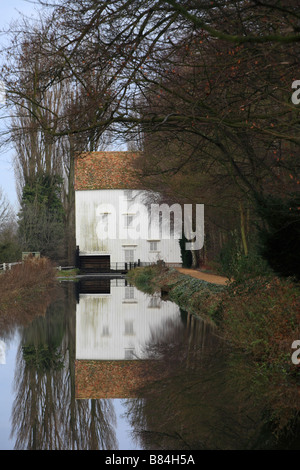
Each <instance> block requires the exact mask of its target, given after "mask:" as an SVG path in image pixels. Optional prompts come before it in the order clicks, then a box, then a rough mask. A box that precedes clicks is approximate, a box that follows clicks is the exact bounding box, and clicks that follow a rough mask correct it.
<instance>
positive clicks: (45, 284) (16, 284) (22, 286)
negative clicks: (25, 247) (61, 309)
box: [0, 258, 57, 332]
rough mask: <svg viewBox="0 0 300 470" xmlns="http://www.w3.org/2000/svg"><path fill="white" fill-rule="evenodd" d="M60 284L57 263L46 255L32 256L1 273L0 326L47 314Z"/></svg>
mask: <svg viewBox="0 0 300 470" xmlns="http://www.w3.org/2000/svg"><path fill="white" fill-rule="evenodd" d="M56 284H57V279H56V272H55V269H54V266H53V264H52V263H51V262H50V261H49V260H48V259H46V258H41V259H34V258H32V259H28V260H26V261H25V262H24V263H22V264H19V265H16V266H14V267H13V268H12V269H11V270H10V271H7V272H5V273H3V274H1V276H0V292H1V296H0V329H1V331H2V332H4V331H6V330H7V329H9V328H10V326H11V325H14V326H15V325H25V324H27V323H29V322H31V321H32V319H33V318H34V317H35V316H37V315H44V314H45V312H46V309H47V306H48V304H49V302H50V299H51V289H52V288H54V287H55V286H56Z"/></svg>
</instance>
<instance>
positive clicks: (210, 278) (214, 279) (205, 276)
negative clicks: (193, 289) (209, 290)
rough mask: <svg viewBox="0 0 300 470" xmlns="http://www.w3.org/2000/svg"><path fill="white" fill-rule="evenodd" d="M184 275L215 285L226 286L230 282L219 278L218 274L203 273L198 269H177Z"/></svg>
mask: <svg viewBox="0 0 300 470" xmlns="http://www.w3.org/2000/svg"><path fill="white" fill-rule="evenodd" d="M176 269H177V271H179V272H180V273H182V274H187V275H188V276H192V277H196V278H197V279H202V280H203V281H207V282H211V283H213V284H220V285H222V286H225V285H226V283H227V282H228V281H229V280H228V278H227V277H223V276H218V275H216V274H209V273H203V272H201V271H198V270H196V269H187V268H176Z"/></svg>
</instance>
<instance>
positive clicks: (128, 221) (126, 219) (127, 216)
mask: <svg viewBox="0 0 300 470" xmlns="http://www.w3.org/2000/svg"><path fill="white" fill-rule="evenodd" d="M132 223H133V215H131V214H125V215H124V227H125V228H130V227H132Z"/></svg>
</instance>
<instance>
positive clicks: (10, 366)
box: [0, 335, 19, 450]
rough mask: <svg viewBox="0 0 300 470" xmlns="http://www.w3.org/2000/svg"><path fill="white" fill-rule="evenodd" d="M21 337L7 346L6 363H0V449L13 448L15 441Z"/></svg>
mask: <svg viewBox="0 0 300 470" xmlns="http://www.w3.org/2000/svg"><path fill="white" fill-rule="evenodd" d="M18 344H19V337H18V335H16V337H15V339H14V340H13V341H11V342H10V343H9V345H7V347H6V354H5V355H6V364H2V365H0V397H1V402H0V450H13V448H14V442H13V441H12V440H11V439H10V438H9V436H10V432H11V413H12V406H13V401H14V393H13V381H14V374H15V362H16V354H17V349H18Z"/></svg>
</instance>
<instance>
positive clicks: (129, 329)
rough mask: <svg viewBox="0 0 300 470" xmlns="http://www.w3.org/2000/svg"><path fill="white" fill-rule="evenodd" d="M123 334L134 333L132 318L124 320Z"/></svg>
mask: <svg viewBox="0 0 300 470" xmlns="http://www.w3.org/2000/svg"><path fill="white" fill-rule="evenodd" d="M125 335H134V331H133V320H125Z"/></svg>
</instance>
